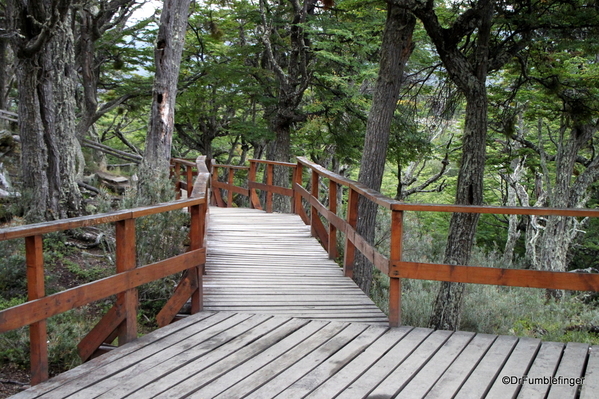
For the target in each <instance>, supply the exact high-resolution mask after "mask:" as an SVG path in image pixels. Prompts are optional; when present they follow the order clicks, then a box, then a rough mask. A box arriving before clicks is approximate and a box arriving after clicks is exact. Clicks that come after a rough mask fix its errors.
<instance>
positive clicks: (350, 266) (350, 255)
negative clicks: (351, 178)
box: [343, 186, 360, 277]
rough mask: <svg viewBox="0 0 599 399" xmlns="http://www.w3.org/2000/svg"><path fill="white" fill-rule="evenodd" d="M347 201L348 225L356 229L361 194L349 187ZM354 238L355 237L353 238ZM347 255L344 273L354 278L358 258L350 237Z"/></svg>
mask: <svg viewBox="0 0 599 399" xmlns="http://www.w3.org/2000/svg"><path fill="white" fill-rule="evenodd" d="M347 195H348V199H347V223H348V224H349V225H350V226H351V227H353V228H354V229H355V228H356V224H357V222H358V199H359V198H360V194H358V192H357V191H355V190H354V189H353V188H351V186H350V187H349V193H348V194H347ZM352 238H353V237H352ZM344 253H345V255H344V260H343V272H344V274H345V276H347V277H353V276H354V259H355V256H356V246H355V245H354V243H353V242H352V241H351V239H350V237H346V238H345V252H344Z"/></svg>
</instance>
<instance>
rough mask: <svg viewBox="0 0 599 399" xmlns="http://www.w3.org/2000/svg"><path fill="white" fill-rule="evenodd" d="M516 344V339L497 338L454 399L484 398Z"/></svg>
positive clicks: (504, 336) (501, 336)
mask: <svg viewBox="0 0 599 399" xmlns="http://www.w3.org/2000/svg"><path fill="white" fill-rule="evenodd" d="M517 342H518V338H516V337H513V336H507V335H500V336H498V337H497V339H496V340H495V342H493V345H492V346H491V348H490V349H489V350H488V352H487V353H486V354H485V355H484V357H483V358H482V359H481V360H480V362H479V363H478V365H477V366H476V368H475V369H474V371H473V372H472V374H471V375H470V377H469V378H468V380H467V381H466V382H465V383H464V384H463V385H462V387H461V388H460V390H459V392H458V394H457V395H456V396H455V399H474V398H484V397H485V395H486V393H487V391H488V390H489V389H490V388H491V385H492V384H493V382H494V381H495V380H496V379H497V376H498V374H499V372H500V371H501V369H502V368H503V366H504V364H505V362H506V361H507V359H508V357H509V356H510V354H511V353H512V350H513V349H514V347H515V346H516V343H517Z"/></svg>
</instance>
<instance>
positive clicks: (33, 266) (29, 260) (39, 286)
mask: <svg viewBox="0 0 599 399" xmlns="http://www.w3.org/2000/svg"><path fill="white" fill-rule="evenodd" d="M25 252H26V264H27V297H28V299H29V300H30V301H33V300H35V299H39V298H43V297H44V296H45V295H46V293H45V288H44V251H43V242H42V236H41V235H36V236H30V237H26V238H25ZM29 340H30V344H29V347H30V360H31V385H36V384H39V383H40V382H43V381H46V380H47V379H48V333H47V330H46V320H42V321H38V322H37V323H33V324H31V325H30V326H29Z"/></svg>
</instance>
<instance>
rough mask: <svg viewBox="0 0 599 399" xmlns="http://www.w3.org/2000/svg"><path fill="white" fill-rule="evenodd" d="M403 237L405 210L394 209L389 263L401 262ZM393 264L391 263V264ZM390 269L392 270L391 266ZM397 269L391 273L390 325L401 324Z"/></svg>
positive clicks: (399, 280)
mask: <svg viewBox="0 0 599 399" xmlns="http://www.w3.org/2000/svg"><path fill="white" fill-rule="evenodd" d="M402 237H403V211H396V210H393V211H392V213H391V244H390V245H391V250H390V256H389V258H390V259H389V263H390V264H393V263H394V262H401V260H402ZM389 266H391V265H389ZM389 270H392V268H391V267H389ZM396 274H397V271H395V272H391V273H389V326H390V327H399V326H400V325H401V279H400V278H399V276H397V275H396Z"/></svg>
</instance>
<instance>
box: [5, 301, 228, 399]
mask: <svg viewBox="0 0 599 399" xmlns="http://www.w3.org/2000/svg"><path fill="white" fill-rule="evenodd" d="M227 317H231V314H228V313H224V312H223V313H218V314H216V313H214V312H202V313H198V314H196V315H193V316H190V317H187V318H185V319H183V320H181V321H179V322H177V323H174V324H170V325H168V326H166V327H164V328H161V329H158V330H155V331H153V332H151V333H149V334H146V335H144V336H142V337H140V338H138V339H137V340H135V341H133V342H130V343H128V344H127V345H125V346H122V347H120V348H118V349H117V350H114V351H110V352H108V353H107V354H105V355H103V356H101V357H99V358H95V359H92V360H90V361H89V362H86V363H83V364H82V365H80V366H77V367H75V368H73V369H71V370H68V371H65V372H64V373H61V374H58V375H57V376H55V377H52V378H51V379H50V380H48V381H46V382H44V383H43V384H40V385H36V386H34V387H32V388H30V389H28V390H26V391H22V392H20V393H18V394H17V395H15V396H13V397H14V398H17V399H26V398H36V397H39V396H42V395H46V396H48V393H49V392H52V391H54V390H55V389H56V388H58V387H62V386H63V385H65V384H67V383H70V381H75V380H86V379H88V378H91V377H90V376H96V377H98V378H102V376H101V375H100V376H98V370H99V369H101V368H103V367H105V366H106V365H108V364H110V363H112V362H114V361H117V360H119V359H122V358H125V357H128V356H130V355H131V354H133V353H138V354H139V353H142V352H141V351H143V350H147V349H144V348H146V347H148V346H149V345H153V344H154V342H156V341H162V342H166V341H167V340H169V339H171V337H177V336H178V335H177V333H178V332H180V331H182V330H184V329H186V328H190V327H192V328H194V329H196V330H197V327H196V325H197V324H198V323H200V322H201V323H202V326H208V325H210V324H212V323H218V322H220V320H222V319H224V318H227ZM138 351H140V352H138ZM107 369H108V370H110V368H107ZM105 370H106V369H105ZM55 396H56V397H60V396H58V395H55Z"/></svg>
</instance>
